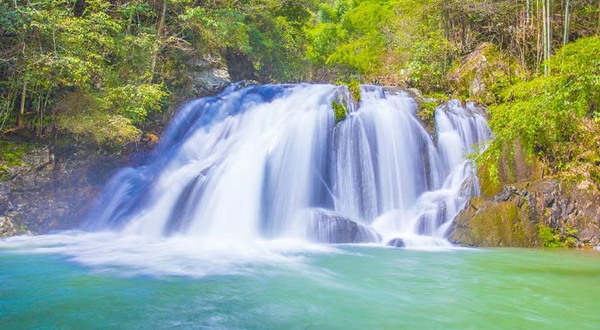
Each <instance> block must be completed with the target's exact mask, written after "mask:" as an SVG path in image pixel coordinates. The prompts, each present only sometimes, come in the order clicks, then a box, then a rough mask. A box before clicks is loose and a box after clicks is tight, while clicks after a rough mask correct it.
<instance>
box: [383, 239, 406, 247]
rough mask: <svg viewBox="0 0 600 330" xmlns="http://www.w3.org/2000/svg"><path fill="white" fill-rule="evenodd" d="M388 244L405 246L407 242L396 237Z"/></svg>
mask: <svg viewBox="0 0 600 330" xmlns="http://www.w3.org/2000/svg"><path fill="white" fill-rule="evenodd" d="M387 245H389V246H393V247H397V248H403V247H405V246H406V244H405V243H404V240H403V239H402V238H394V239H392V240H390V241H389V242H388V243H387Z"/></svg>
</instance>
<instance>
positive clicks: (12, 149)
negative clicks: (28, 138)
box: [0, 140, 28, 181]
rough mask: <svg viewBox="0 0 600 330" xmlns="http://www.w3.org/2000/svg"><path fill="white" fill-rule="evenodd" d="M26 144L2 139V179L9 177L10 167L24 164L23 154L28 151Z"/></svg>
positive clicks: (0, 163)
mask: <svg viewBox="0 0 600 330" xmlns="http://www.w3.org/2000/svg"><path fill="white" fill-rule="evenodd" d="M27 149H28V147H27V145H26V144H15V143H11V142H9V141H4V140H0V181H4V180H6V179H7V178H8V175H9V172H8V168H9V167H12V166H19V165H21V164H22V160H21V159H22V157H23V154H24V153H25V152H26V151H27Z"/></svg>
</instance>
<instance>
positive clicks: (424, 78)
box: [405, 33, 454, 93]
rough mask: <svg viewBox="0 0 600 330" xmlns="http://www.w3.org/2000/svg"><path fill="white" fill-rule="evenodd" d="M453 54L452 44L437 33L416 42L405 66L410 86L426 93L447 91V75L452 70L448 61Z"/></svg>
mask: <svg viewBox="0 0 600 330" xmlns="http://www.w3.org/2000/svg"><path fill="white" fill-rule="evenodd" d="M453 52H454V49H453V47H452V45H451V44H450V42H449V41H448V40H446V39H445V38H444V37H442V36H441V35H439V34H437V33H430V34H429V35H427V36H426V37H424V38H422V39H418V40H417V41H415V42H414V44H413V45H412V47H411V48H410V53H411V54H412V58H411V60H410V61H409V62H408V63H406V65H405V68H406V75H407V77H408V82H409V84H410V85H412V86H414V87H417V88H419V89H420V90H422V91H423V92H425V93H428V92H431V91H436V90H444V89H446V88H447V83H446V75H447V73H448V70H449V69H450V62H449V61H448V60H446V59H448V58H450V57H451V54H452V53H453Z"/></svg>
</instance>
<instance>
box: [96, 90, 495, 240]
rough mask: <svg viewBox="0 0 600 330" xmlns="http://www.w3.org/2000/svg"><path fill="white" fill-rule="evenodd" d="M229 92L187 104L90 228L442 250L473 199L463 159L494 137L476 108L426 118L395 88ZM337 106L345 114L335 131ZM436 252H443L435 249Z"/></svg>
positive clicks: (122, 177)
mask: <svg viewBox="0 0 600 330" xmlns="http://www.w3.org/2000/svg"><path fill="white" fill-rule="evenodd" d="M361 89H362V90H361V101H360V104H359V105H358V106H356V105H355V104H354V103H353V102H351V101H350V100H351V96H350V94H349V92H348V90H347V89H346V88H345V87H340V86H333V85H310V84H300V85H264V86H250V87H245V88H243V87H241V86H238V85H234V86H232V87H230V88H228V89H227V90H225V91H224V92H222V93H221V94H219V95H217V96H214V97H210V98H204V99H200V100H195V101H192V102H189V103H188V104H186V105H184V106H183V107H182V108H181V110H180V111H179V113H178V114H177V115H176V116H175V118H174V119H173V121H172V123H171V124H170V126H169V127H168V129H167V130H166V132H165V134H164V136H163V138H162V141H161V143H160V144H159V146H157V148H156V150H155V153H154V156H152V157H151V159H150V160H149V161H148V163H147V164H146V165H144V166H141V167H138V168H126V169H123V170H121V171H120V172H119V173H118V174H117V175H115V177H114V178H113V179H112V180H111V181H110V182H109V183H108V184H107V185H106V187H105V188H104V190H103V192H102V193H101V196H100V198H99V199H98V201H97V203H96V206H95V208H94V209H93V211H92V212H91V213H90V214H89V216H88V219H87V221H86V227H87V228H88V229H90V230H106V229H110V230H115V231H121V232H123V233H126V234H139V235H146V236H156V237H161V236H170V235H182V236H192V237H196V236H197V237H199V239H202V238H203V237H204V238H210V239H218V240H222V239H231V240H253V239H265V238H266V239H274V238H293V239H307V240H311V241H317V242H325V243H358V242H372V243H376V242H383V243H386V242H388V241H389V240H391V239H393V238H398V237H400V238H402V239H403V240H404V241H405V242H406V243H407V244H408V245H410V244H418V243H419V242H422V241H423V240H431V241H433V242H445V240H444V237H445V234H446V231H447V229H448V226H449V225H450V223H451V221H452V219H453V218H454V217H455V216H456V214H457V213H458V212H459V211H460V210H461V209H462V208H463V207H464V205H465V203H466V201H467V200H468V198H469V197H470V196H471V195H473V194H477V193H478V191H477V189H478V188H477V187H478V185H477V180H476V176H475V173H474V169H473V167H472V166H471V163H470V162H469V161H467V160H466V159H465V155H466V153H468V152H470V151H472V150H474V149H473V148H474V146H476V145H477V144H480V143H483V142H484V141H486V140H487V139H488V138H489V136H490V130H489V128H488V126H487V122H486V120H485V117H484V116H483V115H482V114H481V113H480V111H479V110H478V109H477V108H476V107H475V106H473V105H472V104H467V105H466V106H463V105H462V104H461V103H460V102H458V101H452V102H449V103H448V104H446V105H445V106H443V107H439V108H438V109H437V110H436V113H435V122H436V125H435V127H436V129H435V132H434V134H433V136H435V139H434V138H432V136H431V135H430V134H429V133H428V132H427V131H426V130H425V128H424V127H423V125H422V124H421V123H420V122H419V120H418V119H417V117H416V111H417V105H416V103H415V101H414V100H413V99H412V98H411V97H409V96H408V95H407V94H405V93H403V92H390V91H384V90H383V89H382V88H379V87H374V86H363V87H362V88H361ZM334 102H342V103H343V104H344V106H345V108H346V110H347V112H348V114H347V116H346V118H344V119H343V120H341V121H340V122H339V123H337V124H336V118H335V115H334V110H333V105H332V104H333V103H334ZM442 244H443V243H442Z"/></svg>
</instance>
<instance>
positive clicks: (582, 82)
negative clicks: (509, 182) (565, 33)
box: [479, 37, 600, 181]
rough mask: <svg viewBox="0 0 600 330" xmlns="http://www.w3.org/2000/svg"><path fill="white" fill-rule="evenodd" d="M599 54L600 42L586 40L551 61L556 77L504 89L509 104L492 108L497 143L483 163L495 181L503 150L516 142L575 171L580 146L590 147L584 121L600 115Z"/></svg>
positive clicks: (555, 166) (528, 151)
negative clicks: (599, 108)
mask: <svg viewBox="0 0 600 330" xmlns="http://www.w3.org/2000/svg"><path fill="white" fill-rule="evenodd" d="M599 53H600V38H598V37H590V38H583V39H580V40H578V41H577V42H574V43H570V44H568V45H567V46H565V47H564V48H563V49H561V50H560V51H559V52H558V53H557V54H556V55H555V56H553V57H552V58H551V59H550V60H549V61H550V65H551V67H553V68H554V69H553V70H552V72H553V74H552V75H551V76H547V77H539V78H535V79H533V80H531V81H527V82H521V83H517V84H515V85H512V86H509V87H507V88H505V89H504V91H503V92H502V101H503V103H500V104H498V105H495V106H492V107H490V108H489V110H490V112H491V120H490V125H491V128H492V130H493V131H494V134H495V139H494V141H493V142H492V143H491V144H490V146H489V147H488V148H487V150H486V151H485V152H484V154H483V156H482V157H480V159H479V161H480V162H482V163H484V164H487V165H489V166H488V167H487V168H488V170H489V174H490V177H491V178H492V179H493V180H495V181H497V180H498V164H499V160H500V156H501V154H502V149H503V148H504V147H505V146H511V145H513V142H514V141H520V143H521V144H522V146H523V148H524V151H525V153H526V154H531V155H535V156H539V157H541V158H542V159H544V160H546V162H547V163H548V164H552V166H553V168H554V169H555V170H564V169H567V168H568V167H569V165H570V163H571V162H572V161H573V160H574V159H575V158H576V156H577V154H576V152H575V151H577V149H576V148H574V146H577V145H582V144H583V145H585V144H586V139H584V138H582V137H583V136H584V133H585V132H584V131H585V130H587V128H584V127H583V122H584V121H586V120H589V119H592V118H597V116H598V110H597V109H598V104H599V91H600V88H599V87H600V86H599V85H600V79H599V77H600V71H599V70H600V69H599V68H600V60H599V59H598V57H597V56H594V55H593V54H596V55H597V54H599ZM591 125H592V127H594V126H596V127H597V125H598V122H596V123H592V124H591ZM591 147H592V148H595V147H594V146H593V145H592V146H591ZM583 149H585V148H583Z"/></svg>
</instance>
